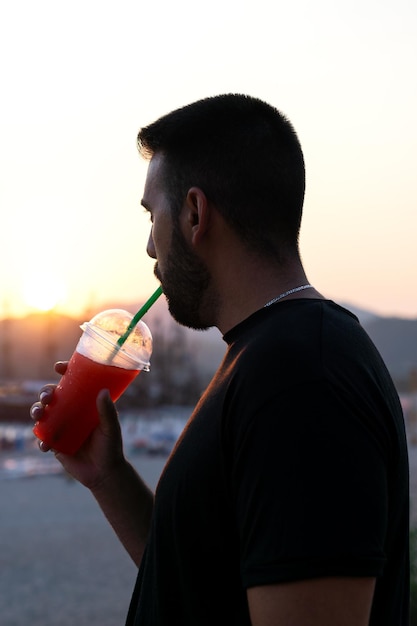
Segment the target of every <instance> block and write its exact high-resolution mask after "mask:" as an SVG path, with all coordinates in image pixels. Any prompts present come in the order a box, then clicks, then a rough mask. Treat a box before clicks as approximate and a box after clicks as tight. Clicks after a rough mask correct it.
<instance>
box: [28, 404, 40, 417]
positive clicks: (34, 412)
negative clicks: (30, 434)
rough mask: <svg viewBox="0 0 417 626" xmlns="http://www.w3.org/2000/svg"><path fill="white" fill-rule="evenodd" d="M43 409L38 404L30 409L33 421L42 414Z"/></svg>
mask: <svg viewBox="0 0 417 626" xmlns="http://www.w3.org/2000/svg"><path fill="white" fill-rule="evenodd" d="M41 411H42V409H41V407H40V406H39V405H38V404H34V405H33V406H31V407H30V415H31V417H33V419H37V417H38V415H39V414H40V413H41Z"/></svg>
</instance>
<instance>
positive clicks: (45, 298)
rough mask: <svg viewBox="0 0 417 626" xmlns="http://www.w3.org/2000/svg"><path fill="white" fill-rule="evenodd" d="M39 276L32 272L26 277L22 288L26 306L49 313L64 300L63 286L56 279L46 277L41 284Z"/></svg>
mask: <svg viewBox="0 0 417 626" xmlns="http://www.w3.org/2000/svg"><path fill="white" fill-rule="evenodd" d="M40 276H41V275H40V274H39V273H37V272H34V273H33V274H31V275H30V276H28V277H27V279H26V281H25V284H24V286H23V296H24V299H25V302H26V304H27V305H28V306H29V307H31V308H34V309H38V310H39V311H50V310H52V309H53V308H55V307H56V306H57V305H58V304H59V303H60V302H61V301H62V300H63V299H64V298H65V291H66V290H65V286H64V284H63V283H62V282H60V281H59V279H58V278H57V277H51V276H49V277H48V281H47V282H42V280H41V279H40Z"/></svg>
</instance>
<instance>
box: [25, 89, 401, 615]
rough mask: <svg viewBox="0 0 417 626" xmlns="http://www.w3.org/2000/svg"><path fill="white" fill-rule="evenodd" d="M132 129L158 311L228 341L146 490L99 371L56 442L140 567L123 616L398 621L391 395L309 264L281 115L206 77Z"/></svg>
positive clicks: (296, 169) (397, 474) (299, 169)
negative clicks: (164, 308)
mask: <svg viewBox="0 0 417 626" xmlns="http://www.w3.org/2000/svg"><path fill="white" fill-rule="evenodd" d="M138 140H139V149H140V151H141V153H142V154H143V155H144V156H145V157H147V158H148V159H149V160H150V163H149V168H148V175H147V180H146V185H145V190H144V195H143V201H142V204H143V206H144V207H145V208H146V209H147V211H149V215H150V218H151V222H152V228H151V233H150V238H149V243H148V248H147V250H148V254H149V255H150V256H151V257H153V258H155V259H156V264H155V275H156V276H157V278H158V279H159V280H160V282H161V284H162V287H163V290H164V293H165V295H166V298H167V301H168V305H169V309H170V312H171V314H172V316H173V317H174V318H175V319H176V320H177V321H178V322H179V323H180V324H184V325H186V326H189V327H192V328H198V329H205V328H208V327H211V326H217V327H218V328H219V330H220V331H221V332H222V334H223V337H224V340H225V342H226V344H227V350H226V354H225V357H224V360H223V362H222V363H221V365H220V366H219V369H218V371H217V372H216V374H215V375H214V377H213V380H212V381H211V383H210V385H209V386H208V388H207V390H206V392H205V393H204V395H203V396H202V398H201V400H200V402H199V403H198V405H197V406H196V408H195V410H194V412H193V415H192V416H191V418H190V420H189V422H188V424H187V426H186V428H185V430H184V432H183V434H182V436H181V437H180V440H179V442H178V443H177V446H176V448H175V450H174V451H173V453H172V455H171V457H170V458H169V459H168V462H167V464H166V467H165V469H164V471H163V473H162V476H161V479H160V482H159V484H158V487H157V489H156V494H155V497H154V496H153V494H152V493H151V492H150V491H149V489H148V488H147V487H146V485H144V483H143V482H142V481H141V479H140V477H139V476H138V475H137V474H136V472H135V470H134V469H133V468H132V466H131V465H130V464H129V463H128V462H127V460H126V459H125V457H124V455H123V450H122V441H121V436H120V429H119V424H118V420H117V413H116V410H115V407H114V405H113V404H112V402H111V400H110V399H109V396H108V393H107V392H106V391H105V390H103V391H102V392H101V393H100V394H99V397H98V408H99V412H100V415H101V424H100V426H99V427H98V428H97V429H96V430H95V431H94V433H93V435H92V436H91V438H90V440H89V441H88V442H87V444H85V445H84V447H83V448H82V449H81V450H80V452H79V453H77V454H76V455H74V456H72V457H71V456H65V455H62V454H57V457H58V458H59V460H60V461H61V463H62V464H63V466H64V467H65V468H66V470H67V471H68V472H70V473H71V474H72V475H73V476H74V477H75V478H77V479H78V480H79V481H80V482H82V483H83V484H84V485H85V486H86V487H88V488H89V489H90V490H91V492H92V493H93V495H94V496H95V498H96V499H97V501H98V503H99V505H100V506H101V508H102V510H103V512H104V513H105V515H106V516H107V518H108V520H109V521H110V523H111V524H112V525H113V527H114V529H115V531H116V533H117V534H118V536H119V538H120V540H121V541H122V543H123V544H124V546H125V547H126V549H127V550H128V552H129V554H130V555H131V557H132V559H134V561H135V563H137V564H138V566H139V572H138V578H137V582H136V586H135V589H134V592H133V596H132V601H131V606H130V609H129V614H128V617H127V624H128V625H135V626H138V625H140V626H148V625H152V626H156V625H169V626H172V625H173V624H181V625H190V626H200V625H201V626H203V625H206V624H207V625H210V626H213V625H214V624H216V625H219V624H224V625H227V626H232V625H236V626H237V625H239V626H244V625H245V624H248V625H249V624H252V625H253V626H272V625H274V626H275V625H276V626H278V625H281V624H283V625H285V626H319V625H320V626H365V625H368V624H371V625H378V626H383V625H391V626H405V625H406V624H408V587H409V578H408V567H409V566H408V496H409V492H408V460H407V447H406V438H405V433H404V423H403V416H402V412H401V407H400V403H399V399H398V396H397V393H396V391H395V389H394V385H393V383H392V380H391V378H390V376H389V374H388V372H387V370H386V368H385V366H384V364H383V362H382V360H381V357H380V356H379V354H378V352H377V351H376V349H375V347H374V346H373V344H372V343H371V341H370V339H369V338H368V336H367V335H366V333H365V332H364V330H363V329H362V328H361V326H360V324H359V322H358V320H357V319H356V318H355V317H354V316H353V315H352V314H351V313H349V312H348V311H346V310H345V309H343V308H342V307H340V306H338V305H337V304H335V303H334V302H332V301H329V300H327V299H325V298H324V297H323V296H322V295H320V293H318V292H317V291H316V290H315V289H314V287H312V286H311V285H310V284H309V282H308V279H307V276H306V274H305V271H304V268H303V265H302V262H301V259H300V253H299V246H298V238H299V228H300V222H301V214H302V206H303V198H304V162H303V155H302V151H301V147H300V144H299V141H298V139H297V136H296V134H295V132H294V129H293V127H292V126H291V124H290V123H289V121H288V120H287V119H285V117H284V116H283V115H281V114H280V113H279V112H278V111H277V110H276V109H274V108H273V107H271V106H269V105H268V104H266V103H264V102H262V101H260V100H258V99H255V98H251V97H248V96H242V95H224V96H218V97H215V98H208V99H205V100H202V101H199V102H196V103H194V104H191V105H189V106H187V107H184V108H182V109H179V110H177V111H174V112H172V113H170V114H168V115H166V116H164V117H162V118H161V119H160V120H158V121H156V122H155V123H154V124H151V125H150V126H148V127H146V128H144V129H142V130H141V132H140V133H139V138H138ZM56 367H57V371H58V372H60V373H62V372H64V371H65V367H66V365H65V364H63V363H61V364H57V366H56ZM52 394H53V387H52V386H47V387H45V388H44V389H43V390H42V393H41V402H40V403H37V404H36V406H34V407H33V409H32V413H33V417H35V418H36V419H39V418H40V419H41V418H42V411H43V406H44V405H45V404H47V403H48V402H49V401H50V399H51V396H52ZM44 449H46V446H44Z"/></svg>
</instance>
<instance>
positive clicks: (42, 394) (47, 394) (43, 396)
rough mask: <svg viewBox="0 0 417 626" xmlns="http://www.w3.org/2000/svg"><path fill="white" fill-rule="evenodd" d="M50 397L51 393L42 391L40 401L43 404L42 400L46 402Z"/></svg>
mask: <svg viewBox="0 0 417 626" xmlns="http://www.w3.org/2000/svg"><path fill="white" fill-rule="evenodd" d="M48 396H49V393H48V392H47V391H41V393H40V394H39V400H40V401H41V402H42V400H44V399H45V398H47V397H48Z"/></svg>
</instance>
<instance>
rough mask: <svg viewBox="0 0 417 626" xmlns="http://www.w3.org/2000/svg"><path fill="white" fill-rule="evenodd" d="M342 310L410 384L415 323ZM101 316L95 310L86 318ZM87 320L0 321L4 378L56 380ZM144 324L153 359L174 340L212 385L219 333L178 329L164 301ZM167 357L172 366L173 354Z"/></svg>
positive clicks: (401, 381) (416, 361) (415, 365)
mask: <svg viewBox="0 0 417 626" xmlns="http://www.w3.org/2000/svg"><path fill="white" fill-rule="evenodd" d="M141 304H142V303H141V302H139V303H132V302H130V303H115V302H109V303H108V304H105V305H104V306H102V307H101V308H100V310H104V309H107V308H122V309H126V310H128V311H131V312H132V313H134V312H135V311H136V310H138V309H139V307H140V306H141ZM343 306H345V307H346V308H348V309H349V310H351V311H352V312H353V313H355V314H356V315H357V316H358V318H359V319H360V321H361V323H362V324H363V326H364V327H365V329H366V330H367V332H368V333H369V335H370V337H371V338H372V340H373V341H374V343H375V345H376V346H377V348H378V349H379V351H380V352H381V354H382V356H383V358H384V359H385V362H386V364H387V367H388V369H389V370H390V372H391V374H392V376H393V378H394V380H395V381H396V383H398V385H401V386H404V385H406V384H407V379H408V377H409V375H410V372H411V370H412V369H417V318H416V319H409V318H393V317H381V316H378V315H376V314H374V313H372V312H370V311H366V310H362V309H357V308H355V307H352V306H349V304H343ZM98 312H99V311H98V310H97V311H92V312H91V313H89V314H88V317H92V316H93V315H94V314H95V313H98ZM84 321H86V319H85V317H84V318H83V319H78V320H77V319H73V318H69V317H65V316H61V315H57V314H52V313H49V314H35V315H30V316H28V317H26V318H23V319H9V320H0V378H4V377H13V378H20V379H47V380H48V379H49V380H54V378H55V377H56V375H55V374H54V371H53V363H54V362H55V361H56V360H60V359H67V358H69V356H70V355H71V354H72V351H73V349H74V347H75V345H76V343H77V341H78V338H79V336H80V334H81V330H80V328H79V325H80V324H81V323H82V322H84ZM144 321H145V322H147V324H148V325H149V327H150V329H151V331H152V334H153V336H154V357H155V358H156V356H157V354H158V353H159V352H161V350H163V347H164V345H170V346H171V349H172V345H173V344H172V341H173V340H174V343H175V342H176V343H177V345H178V344H181V346H182V347H183V348H184V350H185V351H187V352H188V353H189V354H190V355H191V358H192V360H193V363H194V365H195V368H196V369H197V370H198V371H199V373H200V377H201V379H202V380H203V381H208V380H209V378H210V377H211V375H212V373H213V372H214V371H215V369H216V367H217V365H218V364H219V362H220V360H221V358H222V356H223V354H224V352H225V348H226V345H225V343H224V341H223V340H222V337H221V334H220V333H219V331H218V330H217V329H210V330H208V331H195V330H190V329H187V328H184V327H182V326H179V325H178V324H177V323H176V322H175V321H174V320H173V319H172V318H171V316H170V315H169V312H168V307H167V303H166V301H165V298H164V297H162V298H160V299H159V300H158V301H157V302H156V304H155V305H154V306H153V307H152V309H151V310H150V311H148V313H147V314H146V315H145V316H144ZM168 338H171V339H170V341H171V343H170V344H169V343H167V339H168ZM173 338H174V339H173ZM167 358H168V361H169V355H168V357H167ZM151 362H152V360H151Z"/></svg>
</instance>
